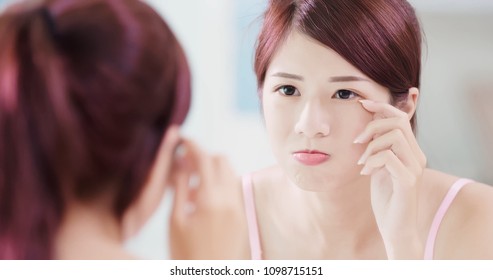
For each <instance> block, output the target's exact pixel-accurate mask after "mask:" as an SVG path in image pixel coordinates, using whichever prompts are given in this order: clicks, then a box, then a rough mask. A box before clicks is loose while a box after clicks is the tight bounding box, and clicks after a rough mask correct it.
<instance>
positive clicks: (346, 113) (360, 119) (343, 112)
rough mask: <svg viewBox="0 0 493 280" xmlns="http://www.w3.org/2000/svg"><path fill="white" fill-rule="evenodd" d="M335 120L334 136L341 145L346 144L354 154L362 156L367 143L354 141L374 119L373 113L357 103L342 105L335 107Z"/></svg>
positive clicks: (353, 155)
mask: <svg viewBox="0 0 493 280" xmlns="http://www.w3.org/2000/svg"><path fill="white" fill-rule="evenodd" d="M334 116H335V117H336V118H335V119H334V120H335V122H334V123H333V125H332V132H333V136H334V137H336V136H337V138H338V139H339V141H341V142H339V143H340V145H343V144H344V146H346V147H347V148H348V150H347V151H346V153H350V154H351V155H352V156H351V157H355V156H360V155H361V154H362V153H363V152H364V150H365V149H366V145H361V144H354V143H353V141H354V140H355V139H356V137H358V136H359V135H360V134H361V133H362V132H363V131H364V129H365V128H366V126H367V125H368V123H370V122H371V121H372V119H373V116H372V114H370V113H369V112H368V111H366V110H365V109H363V107H362V106H361V105H360V104H359V103H357V104H347V105H341V106H338V107H337V108H334Z"/></svg>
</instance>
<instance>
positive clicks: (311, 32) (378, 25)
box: [255, 0, 421, 128]
mask: <svg viewBox="0 0 493 280" xmlns="http://www.w3.org/2000/svg"><path fill="white" fill-rule="evenodd" d="M292 30H298V31H300V32H302V33H304V34H306V35H308V36H310V37H312V38H313V39H315V40H317V41H319V42H320V43H322V44H324V45H325V46H327V47H329V48H331V49H333V50H334V51H336V52H337V53H338V54H339V55H341V56H342V57H343V58H345V59H346V60H347V61H348V62H349V63H351V64H352V65H354V66H355V67H356V68H358V69H359V70H360V71H361V72H363V73H364V74H365V75H367V76H368V77H370V78H371V79H372V80H374V81H375V82H377V83H379V84H381V85H382V86H384V87H386V88H388V89H389V90H390V93H391V101H392V103H393V104H394V105H396V106H399V102H401V101H403V100H404V99H406V98H407V93H408V90H409V89H410V88H411V87H417V88H419V85H420V72H421V29H420V26H419V22H418V19H417V17H416V14H415V11H414V9H413V8H412V7H411V5H410V4H409V3H408V2H407V1H406V0H372V1H367V0H270V1H269V7H268V8H267V11H266V12H265V15H264V23H263V27H262V31H261V33H260V35H259V38H258V42H257V50H256V54H255V72H256V75H257V82H258V86H259V87H262V86H263V82H264V79H265V73H266V71H267V68H268V65H269V63H270V60H271V59H272V57H273V56H274V53H275V52H276V50H277V49H278V48H279V46H280V45H281V44H282V43H283V41H284V40H285V39H286V37H287V36H288V35H289V33H290V32H291V31H292ZM415 122H416V119H415V117H413V118H412V119H411V125H412V126H413V128H414V127H415Z"/></svg>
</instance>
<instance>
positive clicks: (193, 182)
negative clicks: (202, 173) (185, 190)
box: [188, 174, 200, 189]
mask: <svg viewBox="0 0 493 280" xmlns="http://www.w3.org/2000/svg"><path fill="white" fill-rule="evenodd" d="M199 184H200V177H199V175H197V174H192V175H191V176H190V179H189V180H188V186H189V187H190V188H192V189H195V188H197V187H198V186H199Z"/></svg>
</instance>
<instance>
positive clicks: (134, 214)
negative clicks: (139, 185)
mask: <svg viewBox="0 0 493 280" xmlns="http://www.w3.org/2000/svg"><path fill="white" fill-rule="evenodd" d="M180 139H181V136H180V133H179V127H178V126H174V125H173V126H170V127H169V128H168V129H167V130H166V134H165V136H164V138H163V140H162V141H161V144H160V146H159V149H158V153H157V155H156V158H155V161H154V164H153V166H152V168H151V171H150V174H149V176H148V178H147V180H146V183H145V186H144V187H143V189H142V190H141V193H140V195H139V197H138V198H137V199H136V200H135V201H134V203H133V204H132V205H131V206H130V207H129V208H128V209H127V210H126V211H125V213H124V215H123V218H122V231H123V232H122V234H123V238H124V239H125V240H126V239H129V238H131V237H133V236H134V235H136V234H137V233H138V232H139V230H140V229H141V228H142V227H143V226H144V224H145V223H146V222H147V220H148V219H149V218H150V217H151V216H152V214H153V213H154V212H155V211H156V209H157V208H158V206H159V204H160V203H161V201H162V199H163V197H164V192H165V190H166V187H167V186H168V185H169V183H170V177H171V176H170V175H171V172H170V171H171V168H172V166H173V159H174V152H175V149H176V147H177V146H178V144H179V142H180Z"/></svg>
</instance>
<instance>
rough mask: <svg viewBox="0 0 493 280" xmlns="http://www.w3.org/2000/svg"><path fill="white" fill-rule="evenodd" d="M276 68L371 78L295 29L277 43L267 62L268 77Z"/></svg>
mask: <svg viewBox="0 0 493 280" xmlns="http://www.w3.org/2000/svg"><path fill="white" fill-rule="evenodd" d="M278 71H291V72H293V73H299V74H304V75H310V76H318V75H323V76H324V77H325V79H326V78H327V77H329V76H346V75H356V76H359V77H363V78H366V79H368V80H370V79H369V78H368V77H367V76H366V75H364V74H363V73H362V72H361V71H360V70H359V69H357V68H356V67H354V66H353V65H352V64H350V63H349V62H347V61H346V60H345V59H344V58H343V57H342V56H340V55H339V54H338V53H337V52H335V51H334V50H332V49H330V48H329V47H327V46H325V45H323V44H322V43H320V42H318V41H316V40H315V39H313V38H311V37H309V36H307V35H305V34H303V33H301V32H299V31H296V30H295V31H292V32H291V33H290V34H289V35H288V37H287V38H286V40H285V41H284V42H283V43H282V44H281V45H280V46H279V48H278V50H277V52H276V53H275V54H274V56H273V58H272V60H271V63H270V64H269V67H268V69H267V76H269V74H272V73H276V72H278ZM300 72H303V73H300Z"/></svg>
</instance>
